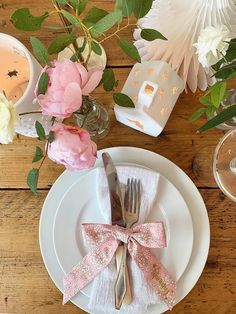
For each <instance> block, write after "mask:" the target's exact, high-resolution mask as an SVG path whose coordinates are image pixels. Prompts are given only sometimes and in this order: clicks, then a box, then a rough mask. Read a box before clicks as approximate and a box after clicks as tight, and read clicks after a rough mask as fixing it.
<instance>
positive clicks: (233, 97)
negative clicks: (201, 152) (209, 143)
mask: <svg viewBox="0 0 236 314" xmlns="http://www.w3.org/2000/svg"><path fill="white" fill-rule="evenodd" d="M232 105H236V89H231V90H229V91H228V95H227V97H226V98H225V99H224V100H223V101H222V102H221V104H220V106H219V108H218V109H217V110H216V111H215V112H214V114H213V116H212V117H210V118H213V117H214V116H216V115H217V114H219V113H220V112H222V111H223V110H225V109H227V108H229V107H231V106H232ZM235 127H236V117H234V118H232V119H229V120H227V121H225V122H224V123H221V124H219V125H217V126H216V128H217V129H220V130H230V129H232V128H235Z"/></svg>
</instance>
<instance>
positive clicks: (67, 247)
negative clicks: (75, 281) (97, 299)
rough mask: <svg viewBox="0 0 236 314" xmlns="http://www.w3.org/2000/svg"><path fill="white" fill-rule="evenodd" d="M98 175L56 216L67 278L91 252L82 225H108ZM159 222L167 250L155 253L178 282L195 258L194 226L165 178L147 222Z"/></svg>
mask: <svg viewBox="0 0 236 314" xmlns="http://www.w3.org/2000/svg"><path fill="white" fill-rule="evenodd" d="M125 166H126V165H125ZM127 166H128V165H127ZM130 166H131V167H132V168H134V167H135V166H134V165H130ZM136 167H137V166H136ZM97 172H98V169H96V168H95V169H93V170H92V171H90V172H88V173H87V174H85V175H83V176H82V177H80V178H79V179H78V180H77V181H76V182H75V183H74V184H73V185H72V186H71V187H70V188H69V189H68V191H67V192H66V193H65V194H64V196H63V198H62V200H61V203H60V204H59V206H58V209H57V213H56V215H55V221H54V246H55V252H56V255H57V259H58V262H59V264H60V266H61V268H62V269H63V271H64V273H65V274H66V273H68V272H69V271H70V270H71V269H72V268H73V267H74V266H75V265H77V264H78V263H79V262H80V261H81V259H82V258H83V257H84V256H85V255H86V254H87V253H88V252H89V248H88V247H87V246H86V243H84V241H83V235H82V224H83V223H106V221H105V219H104V217H103V215H102V212H101V210H102V208H100V206H99V205H100V204H99V202H98V196H97V193H98V184H99V183H98V182H97ZM173 200H174V201H173ZM155 221H163V222H164V225H165V232H166V236H167V247H166V248H163V249H156V250H153V251H154V253H156V255H157V257H158V258H159V260H160V261H161V262H162V264H163V265H164V266H165V268H166V269H167V270H168V271H169V272H170V273H171V274H172V276H173V277H174V278H175V280H178V279H179V278H180V277H181V275H182V274H183V272H184V270H185V268H186V267H187V265H188V262H189V259H190V256H191V252H192V247H193V225H192V219H191V215H190V212H189V210H188V207H187V205H186V203H185V201H184V199H183V197H182V195H181V194H180V193H179V191H178V190H177V189H176V187H175V186H174V185H173V184H172V183H170V181H168V180H167V179H166V178H164V177H163V176H161V177H160V181H159V185H158V191H157V198H156V201H155V205H154V206H153V208H152V210H151V212H150V214H149V217H148V218H147V220H146V222H155ZM90 288H91V285H88V286H87V289H84V290H83V291H82V292H83V293H85V294H86V295H90Z"/></svg>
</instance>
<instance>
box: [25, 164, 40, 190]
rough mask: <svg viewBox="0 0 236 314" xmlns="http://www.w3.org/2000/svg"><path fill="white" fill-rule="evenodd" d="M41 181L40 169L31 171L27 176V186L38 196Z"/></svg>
mask: <svg viewBox="0 0 236 314" xmlns="http://www.w3.org/2000/svg"><path fill="white" fill-rule="evenodd" d="M38 179H39V169H35V168H33V169H31V170H30V172H29V173H28V176H27V184H28V187H29V188H30V189H31V191H32V192H33V193H34V194H36V193H37V187H38Z"/></svg>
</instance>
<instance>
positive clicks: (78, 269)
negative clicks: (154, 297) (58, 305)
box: [63, 222, 176, 309]
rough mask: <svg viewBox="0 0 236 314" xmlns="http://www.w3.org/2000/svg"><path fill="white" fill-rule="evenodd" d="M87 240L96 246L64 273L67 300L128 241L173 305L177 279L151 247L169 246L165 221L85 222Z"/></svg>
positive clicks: (162, 295)
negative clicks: (128, 225) (124, 224)
mask: <svg viewBox="0 0 236 314" xmlns="http://www.w3.org/2000/svg"><path fill="white" fill-rule="evenodd" d="M83 232H84V237H85V239H86V241H87V242H88V243H89V244H91V245H93V246H94V248H93V250H92V251H91V252H89V253H88V254H87V255H86V256H85V257H84V258H83V259H82V261H81V262H80V263H79V264H78V265H77V266H75V267H73V269H72V270H71V271H70V272H69V273H68V274H67V275H66V276H65V277H64V280H63V283H64V297H63V304H65V303H66V302H67V301H69V299H71V298H72V297H73V296H75V295H76V294H77V293H78V292H79V290H81V289H83V288H84V287H85V286H86V285H87V284H88V283H89V282H90V281H92V280H93V279H94V278H95V277H96V276H97V275H98V273H100V271H101V270H103V269H104V268H105V267H106V266H107V265H108V264H109V263H110V262H111V260H112V257H113V256H114V254H115V252H116V250H117V247H118V246H119V244H120V242H124V243H128V251H129V253H130V255H131V257H132V258H133V259H134V260H135V262H136V264H137V266H138V267H139V268H140V270H141V271H142V272H143V274H144V276H145V278H146V280H147V282H148V284H149V285H150V286H151V287H152V289H153V290H154V291H155V293H156V294H158V296H159V297H160V299H161V300H163V301H164V302H165V303H166V304H167V306H168V307H169V308H170V309H171V308H172V306H173V303H174V300H175V293H176V283H175V281H174V279H173V278H172V276H171V275H170V274H169V273H168V271H167V270H166V269H165V267H164V266H163V265H162V264H161V262H160V261H159V260H158V259H157V258H156V256H155V255H154V254H153V253H152V251H151V250H150V249H151V248H163V247H166V237H165V230H164V225H163V223H162V222H156V223H145V224H142V225H138V226H136V227H134V228H133V229H126V228H123V227H120V226H117V225H116V226H112V225H104V224H84V225H83Z"/></svg>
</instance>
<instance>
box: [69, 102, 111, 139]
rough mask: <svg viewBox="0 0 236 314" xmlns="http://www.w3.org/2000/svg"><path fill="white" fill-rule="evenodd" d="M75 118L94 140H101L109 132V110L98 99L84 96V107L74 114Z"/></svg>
mask: <svg viewBox="0 0 236 314" xmlns="http://www.w3.org/2000/svg"><path fill="white" fill-rule="evenodd" d="M73 118H74V122H75V123H76V124H77V125H78V126H79V127H81V128H84V129H86V130H87V131H88V132H89V134H90V136H91V138H93V139H101V138H103V137H105V136H106V135H107V134H108V132H109V129H110V120H109V115H108V112H107V110H106V109H105V107H104V106H103V105H102V104H101V103H100V102H99V101H98V100H97V99H94V98H92V97H90V96H83V103H82V106H81V108H80V110H79V111H77V112H75V113H74V114H73Z"/></svg>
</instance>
